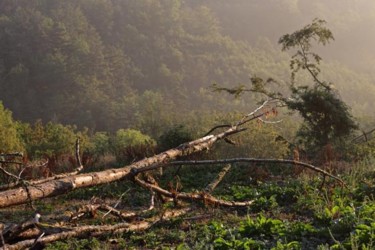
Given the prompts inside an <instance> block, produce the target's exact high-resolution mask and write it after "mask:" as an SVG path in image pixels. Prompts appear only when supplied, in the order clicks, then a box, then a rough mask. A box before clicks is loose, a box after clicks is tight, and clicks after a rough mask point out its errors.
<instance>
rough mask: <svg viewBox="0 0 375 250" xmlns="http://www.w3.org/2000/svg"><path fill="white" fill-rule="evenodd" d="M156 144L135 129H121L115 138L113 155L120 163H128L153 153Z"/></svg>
mask: <svg viewBox="0 0 375 250" xmlns="http://www.w3.org/2000/svg"><path fill="white" fill-rule="evenodd" d="M155 145H156V142H155V141H154V140H153V139H152V138H151V137H149V136H148V135H144V134H142V133H141V132H140V131H138V130H134V129H119V130H118V131H117V132H116V135H115V137H114V138H113V153H114V155H115V156H116V160H117V161H118V162H120V163H127V162H131V161H134V160H138V159H139V158H142V157H145V156H147V155H149V154H151V153H153V151H154V150H153V148H154V147H155Z"/></svg>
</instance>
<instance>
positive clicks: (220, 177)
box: [204, 164, 231, 193]
mask: <svg viewBox="0 0 375 250" xmlns="http://www.w3.org/2000/svg"><path fill="white" fill-rule="evenodd" d="M230 168H231V165H230V164H227V165H226V166H224V167H223V169H222V170H221V171H220V173H219V174H218V175H217V177H216V178H215V180H214V181H213V182H211V183H210V184H209V185H207V187H206V188H205V189H204V191H206V192H207V193H212V192H213V191H214V189H215V188H216V187H217V185H219V183H220V182H221V181H222V180H223V178H224V176H225V175H226V174H227V173H228V172H229V170H230Z"/></svg>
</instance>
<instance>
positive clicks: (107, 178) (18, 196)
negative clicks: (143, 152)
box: [0, 114, 263, 208]
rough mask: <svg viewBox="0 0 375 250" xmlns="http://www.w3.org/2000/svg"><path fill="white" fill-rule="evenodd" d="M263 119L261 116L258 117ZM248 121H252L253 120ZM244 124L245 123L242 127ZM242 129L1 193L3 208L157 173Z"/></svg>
mask: <svg viewBox="0 0 375 250" xmlns="http://www.w3.org/2000/svg"><path fill="white" fill-rule="evenodd" d="M262 115H263V114H262ZM259 116H260V115H258V116H256V117H259ZM248 121H250V119H249V120H248ZM242 124H243V123H241V124H239V125H242ZM239 125H236V126H232V127H231V128H229V129H227V130H226V131H224V132H222V133H219V134H217V135H209V136H205V137H203V138H200V139H197V140H195V141H191V142H188V143H184V144H182V145H180V146H178V147H176V148H174V149H170V150H167V151H165V152H163V153H160V154H158V155H155V156H153V157H150V158H145V159H143V160H141V161H138V162H136V163H133V164H131V165H128V166H125V167H123V168H118V169H109V170H105V171H100V172H94V173H87V174H78V175H73V176H68V177H65V178H61V179H57V180H50V181H47V182H43V183H40V184H35V185H28V186H27V188H26V187H19V188H14V189H10V190H6V191H3V192H0V208H4V207H9V206H13V205H19V204H25V203H28V202H30V201H32V200H39V199H44V198H47V197H53V196H57V195H62V194H66V193H68V192H70V191H72V190H75V189H78V188H85V187H91V186H95V185H99V184H105V183H110V182H114V181H118V180H121V179H124V178H126V177H129V176H131V175H133V174H136V173H140V172H144V171H148V170H151V169H156V168H158V167H160V166H161V165H163V164H166V163H167V162H169V161H171V160H173V159H176V158H177V157H179V156H185V155H190V154H193V153H195V152H199V151H203V150H206V149H209V148H210V147H211V146H212V145H213V144H214V143H215V142H217V141H218V140H221V139H223V138H225V137H227V136H229V135H232V134H235V133H238V132H241V131H243V130H245V129H244V128H240V127H239Z"/></svg>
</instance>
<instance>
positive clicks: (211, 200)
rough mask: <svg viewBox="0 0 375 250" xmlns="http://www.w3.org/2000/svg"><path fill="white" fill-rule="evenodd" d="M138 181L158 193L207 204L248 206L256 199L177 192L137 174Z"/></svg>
mask: <svg viewBox="0 0 375 250" xmlns="http://www.w3.org/2000/svg"><path fill="white" fill-rule="evenodd" d="M134 180H135V182H136V183H138V184H139V185H140V186H142V187H144V188H147V189H150V190H152V191H154V192H156V193H160V194H161V195H164V196H166V197H170V198H173V199H175V200H179V199H180V200H187V201H202V202H204V203H205V204H206V205H214V206H224V207H247V206H250V205H251V204H252V203H253V202H254V201H244V202H237V201H224V200H220V199H217V198H215V197H213V196H212V195H210V194H207V193H205V192H200V193H183V192H181V193H177V192H173V193H172V192H169V191H167V190H165V189H163V188H161V187H159V186H155V185H152V184H150V183H146V182H145V181H142V180H141V179H139V178H138V177H137V176H135V177H134Z"/></svg>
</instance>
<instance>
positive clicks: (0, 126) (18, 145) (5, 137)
mask: <svg viewBox="0 0 375 250" xmlns="http://www.w3.org/2000/svg"><path fill="white" fill-rule="evenodd" d="M21 126H22V124H17V123H16V122H15V121H14V120H13V118H12V112H10V111H9V110H7V109H5V108H4V106H3V104H2V103H1V102H0V153H10V152H16V151H23V150H24V145H23V143H22V141H21V139H20V137H19V133H18V131H17V129H18V128H19V127H21Z"/></svg>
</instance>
